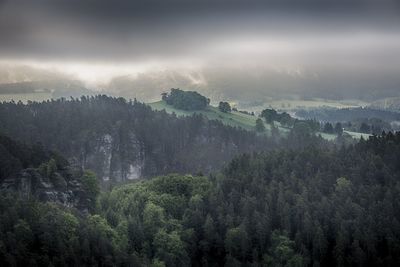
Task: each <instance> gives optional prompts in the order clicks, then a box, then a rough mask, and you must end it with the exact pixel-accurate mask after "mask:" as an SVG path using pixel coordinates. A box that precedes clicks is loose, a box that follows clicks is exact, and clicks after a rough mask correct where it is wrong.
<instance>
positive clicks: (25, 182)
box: [0, 168, 90, 212]
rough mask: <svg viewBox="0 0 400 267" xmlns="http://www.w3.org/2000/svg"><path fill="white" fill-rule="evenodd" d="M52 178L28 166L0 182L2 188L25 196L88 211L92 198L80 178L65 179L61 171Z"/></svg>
mask: <svg viewBox="0 0 400 267" xmlns="http://www.w3.org/2000/svg"><path fill="white" fill-rule="evenodd" d="M52 180H53V181H50V180H49V179H48V178H46V177H45V176H43V175H41V174H40V173H39V171H38V170H37V169H34V168H27V169H23V170H21V171H20V172H19V173H18V174H17V175H14V176H12V177H9V178H7V179H4V180H3V181H2V182H1V183H0V190H8V191H13V192H17V194H19V195H20V196H21V197H23V198H27V199H29V198H36V199H39V200H40V201H44V202H55V203H58V204H61V205H63V206H65V207H73V208H77V209H79V210H81V211H84V212H87V207H88V205H89V204H90V203H89V202H90V200H89V199H88V198H87V197H86V192H85V191H84V190H83V187H82V184H81V183H80V182H79V181H78V180H76V179H65V178H64V175H63V174H62V173H59V172H56V173H55V174H54V178H53V179H52Z"/></svg>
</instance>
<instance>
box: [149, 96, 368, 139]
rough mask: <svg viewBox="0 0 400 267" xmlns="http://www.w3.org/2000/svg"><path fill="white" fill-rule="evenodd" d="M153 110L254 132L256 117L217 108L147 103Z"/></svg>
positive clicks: (324, 135)
mask: <svg viewBox="0 0 400 267" xmlns="http://www.w3.org/2000/svg"><path fill="white" fill-rule="evenodd" d="M148 105H149V106H150V107H151V108H152V109H153V110H159V111H160V110H165V111H166V112H167V113H171V114H172V113H175V114H176V115H177V116H190V115H193V114H195V113H197V114H202V115H204V116H205V117H207V118H208V119H210V120H220V121H221V122H222V123H224V124H226V125H230V126H234V127H235V126H236V127H241V128H243V129H246V130H250V131H252V130H254V127H255V125H256V120H257V116H251V115H247V114H243V113H241V112H238V111H232V112H231V113H224V112H221V111H219V110H218V108H216V107H213V106H208V107H207V108H206V109H205V110H198V111H186V110H180V109H176V108H174V107H173V106H171V105H168V104H167V103H165V101H158V102H154V103H149V104H148ZM264 125H265V128H266V134H270V132H271V126H270V125H269V124H267V123H265V124H264ZM275 126H276V127H277V128H278V129H279V132H280V133H283V134H287V133H288V132H289V131H290V129H289V128H287V127H284V126H281V125H280V124H279V122H275ZM345 132H346V133H348V134H349V135H351V136H352V137H353V138H356V139H359V138H361V136H362V137H363V138H364V139H368V137H369V136H370V135H369V134H362V133H356V132H349V131H345ZM317 135H321V137H322V138H324V139H326V140H334V139H335V138H336V135H335V134H327V133H322V132H318V133H317Z"/></svg>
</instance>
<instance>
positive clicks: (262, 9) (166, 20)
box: [0, 0, 399, 61]
mask: <svg viewBox="0 0 400 267" xmlns="http://www.w3.org/2000/svg"><path fill="white" fill-rule="evenodd" d="M377 2H378V1H342V0H335V1H331V0H325V1H311V0H299V1H285V0H283V1H282V0H281V1H258V0H247V1H238V0H216V1H210V0H191V1H179V0H171V1H165V0H146V1H121V0H114V1H106V0H51V1H50V0H38V1H21V0H13V1H6V2H4V3H3V4H2V5H1V6H0V35H1V36H2V42H1V43H0V56H1V57H3V58H14V57H19V58H33V59H35V58H36V59H70V60H80V59H82V60H116V61H118V60H146V59H159V58H165V57H168V58H173V57H176V56H183V57H185V56H189V55H191V54H196V53H197V52H198V53H199V54H201V53H200V51H202V50H204V49H205V47H207V46H213V45H214V44H215V43H218V42H220V41H221V40H222V41H223V40H224V38H225V39H226V40H229V39H231V38H236V39H238V38H254V36H259V37H260V38H263V37H274V36H277V37H282V36H283V38H294V37H295V36H296V35H299V36H306V35H314V36H318V35H329V34H335V33H349V32H350V33H351V32H352V31H353V32H361V31H373V32H378V33H381V32H384V33H387V32H390V33H391V34H393V32H394V33H396V34H397V33H398V25H399V16H398V15H399V13H398V9H397V7H398V6H396V1H386V0H383V1H379V4H377ZM294 41H295V40H294ZM196 51H197V52H196ZM199 56H200V57H201V56H202V55H199Z"/></svg>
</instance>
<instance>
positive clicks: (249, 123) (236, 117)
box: [148, 101, 269, 130]
mask: <svg viewBox="0 0 400 267" xmlns="http://www.w3.org/2000/svg"><path fill="white" fill-rule="evenodd" d="M148 105H149V106H150V107H151V108H152V109H154V110H165V111H166V112H167V113H175V114H176V115H177V116H190V115H192V114H195V113H197V114H202V115H204V116H205V117H207V118H208V119H210V120H220V121H222V123H224V124H226V125H230V126H236V127H241V128H244V129H246V130H254V127H255V125H256V120H257V117H256V116H251V115H247V114H243V113H240V112H237V111H232V112H231V113H224V112H221V111H219V110H218V108H216V107H213V106H208V107H207V108H206V109H205V110H198V111H185V110H180V109H176V108H174V107H172V106H171V105H168V104H167V103H165V101H158V102H154V103H150V104H148ZM265 128H267V130H268V129H269V125H265Z"/></svg>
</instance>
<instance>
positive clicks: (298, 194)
mask: <svg viewBox="0 0 400 267" xmlns="http://www.w3.org/2000/svg"><path fill="white" fill-rule="evenodd" d="M399 151H400V134H391V133H389V134H384V135H382V136H380V137H373V138H370V139H369V140H367V141H361V142H359V143H358V144H356V145H350V146H347V147H340V148H338V147H333V148H331V149H328V150H327V149H323V148H321V147H318V146H310V147H308V148H304V149H299V150H297V151H294V150H281V151H271V152H263V153H252V154H244V155H241V156H238V157H236V158H235V159H233V160H232V161H231V162H230V163H229V164H228V165H227V166H226V167H225V168H223V170H222V171H220V172H217V173H215V174H211V175H208V176H192V175H178V174H170V175H165V176H159V177H155V178H152V179H148V180H142V181H139V182H135V183H129V184H126V185H120V186H116V187H114V188H113V189H112V190H110V191H103V192H101V193H100V194H99V195H98V197H97V202H96V206H95V208H94V209H93V210H92V211H91V212H90V213H87V214H86V215H84V214H82V213H80V212H79V211H77V210H76V209H71V208H66V207H64V206H61V205H57V204H53V203H49V202H47V203H46V202H45V203H43V202H39V201H38V200H37V199H35V198H30V199H26V198H23V197H21V196H17V195H15V194H14V195H13V194H12V193H7V194H6V193H3V194H2V196H1V198H2V199H1V201H0V203H1V204H0V218H1V220H0V236H1V242H2V243H1V246H0V260H1V264H2V265H3V266H12V265H14V266H26V265H29V266H44V265H46V266H50V265H52V266H65V265H68V266H80V265H91V266H93V265H98V266H116V265H117V266H397V265H398V264H399V263H400V258H399V255H400V247H399V246H398V244H399V241H400V240H399V238H400V232H399V229H400V228H399V227H400V223H399V219H400V218H399V214H400V213H399V203H400V199H399V197H400V183H399V178H400V168H399V166H400V164H398V163H399V160H400V153H399Z"/></svg>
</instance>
